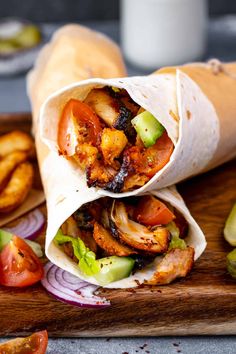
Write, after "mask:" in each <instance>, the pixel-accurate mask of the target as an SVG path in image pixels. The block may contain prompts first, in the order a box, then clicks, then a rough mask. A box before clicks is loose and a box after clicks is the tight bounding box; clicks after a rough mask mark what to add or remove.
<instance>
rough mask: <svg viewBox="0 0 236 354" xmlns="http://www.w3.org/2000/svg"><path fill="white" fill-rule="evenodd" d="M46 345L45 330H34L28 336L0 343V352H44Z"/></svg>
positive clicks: (16, 353)
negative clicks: (34, 331)
mask: <svg viewBox="0 0 236 354" xmlns="http://www.w3.org/2000/svg"><path fill="white" fill-rule="evenodd" d="M47 346H48V333H47V331H41V332H36V333H34V334H32V335H31V336H30V337H26V338H16V339H12V340H9V341H8V342H6V343H2V344H0V353H1V354H45V353H46V350H47Z"/></svg>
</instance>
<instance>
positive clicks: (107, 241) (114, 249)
mask: <svg viewBox="0 0 236 354" xmlns="http://www.w3.org/2000/svg"><path fill="white" fill-rule="evenodd" d="M93 237H94V240H95V241H96V243H97V244H98V246H99V247H101V248H102V249H103V250H105V251H106V253H107V255H109V256H119V257H123V256H130V255H131V254H136V253H137V251H135V250H133V249H132V248H130V247H128V246H126V245H122V244H121V243H120V242H119V241H117V240H116V239H115V238H114V237H113V236H112V235H111V233H110V232H109V231H108V230H106V229H105V228H104V227H103V226H102V225H100V224H98V223H97V222H95V223H94V230H93Z"/></svg>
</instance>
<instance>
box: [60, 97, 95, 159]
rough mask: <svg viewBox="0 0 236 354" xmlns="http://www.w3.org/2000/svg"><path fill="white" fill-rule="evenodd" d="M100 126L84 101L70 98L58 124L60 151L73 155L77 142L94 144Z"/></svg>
mask: <svg viewBox="0 0 236 354" xmlns="http://www.w3.org/2000/svg"><path fill="white" fill-rule="evenodd" d="M101 132H102V127H101V124H100V121H99V118H98V116H97V115H96V114H95V112H94V111H93V110H92V109H91V108H90V107H89V106H88V105H87V104H85V103H83V102H81V101H79V100H75V99H71V100H69V101H68V102H67V103H66V105H65V107H64V109H63V111H62V114H61V118H60V121H59V126H58V135H57V142H58V146H59V150H60V153H61V154H62V155H65V156H73V155H74V154H75V152H76V146H77V145H78V142H79V141H80V142H81V143H90V144H92V145H94V146H96V145H97V144H98V142H99V139H100V133H101Z"/></svg>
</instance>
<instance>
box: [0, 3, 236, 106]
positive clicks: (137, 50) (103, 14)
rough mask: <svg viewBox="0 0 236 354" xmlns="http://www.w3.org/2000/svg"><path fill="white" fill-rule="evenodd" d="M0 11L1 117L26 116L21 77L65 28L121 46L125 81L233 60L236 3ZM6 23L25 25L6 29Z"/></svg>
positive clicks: (23, 6)
mask: <svg viewBox="0 0 236 354" xmlns="http://www.w3.org/2000/svg"><path fill="white" fill-rule="evenodd" d="M0 9H1V10H0V112H19V111H29V110H30V105H29V102H28V99H27V96H26V89H25V75H26V73H27V71H28V70H29V68H30V67H31V66H32V64H33V62H34V60H35V58H36V57H37V54H38V51H39V49H40V48H41V47H42V45H44V44H45V43H46V42H47V41H48V40H50V38H51V35H52V33H53V32H54V31H55V30H56V29H57V28H58V27H60V26H61V25H62V24H65V23H68V22H77V23H81V24H84V25H86V26H89V27H91V28H93V29H95V30H98V31H100V32H103V33H105V34H107V35H108V36H110V37H111V38H112V39H113V40H115V41H116V42H117V43H118V44H121V46H122V50H123V54H124V56H125V60H126V64H127V67H128V73H129V75H141V74H146V73H150V72H151V71H153V69H156V68H158V67H160V66H163V65H173V64H182V63H184V62H186V61H194V60H195V61H196V60H208V59H210V58H218V59H220V60H222V61H231V60H236V46H235V43H236V0H208V1H207V0H99V1H98V0H97V1H96V0H86V1H85V0H40V1H38V0H23V1H19V0H7V1H3V0H0ZM144 14H145V15H144ZM5 18H19V19H23V20H26V22H23V23H20V25H19V23H15V22H14V21H13V22H12V21H11V23H10V26H6V22H5V20H4V19H5ZM27 21H29V22H27ZM7 24H8V22H7ZM17 26H18V27H17ZM32 26H33V27H32ZM19 28H20V31H21V33H20V34H19V33H17V35H15V34H14V33H15V32H17V31H18V32H19ZM22 28H23V30H24V31H23V30H22ZM25 28H26V29H25ZM14 31H15V32H14ZM22 31H23V32H22ZM37 31H39V32H37ZM9 36H10V37H11V36H12V37H14V36H15V37H14V38H13V39H12V38H10V37H9ZM9 38H10V40H9ZM170 44H171V45H170ZM12 97H14V100H12Z"/></svg>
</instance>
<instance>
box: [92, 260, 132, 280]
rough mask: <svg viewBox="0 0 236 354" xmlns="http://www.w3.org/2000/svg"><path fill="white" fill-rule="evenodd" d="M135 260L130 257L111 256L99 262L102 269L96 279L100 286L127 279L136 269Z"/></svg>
mask: <svg viewBox="0 0 236 354" xmlns="http://www.w3.org/2000/svg"><path fill="white" fill-rule="evenodd" d="M134 263H135V261H134V259H133V258H130V257H117V256H111V257H106V258H101V259H98V260H97V264H98V266H99V268H100V271H99V273H97V274H95V275H94V277H95V278H96V280H97V281H98V282H99V284H100V285H107V284H109V283H112V282H114V281H117V280H120V279H123V278H127V277H128V276H129V275H130V273H131V270H132V269H133V267H134Z"/></svg>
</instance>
